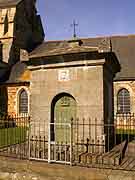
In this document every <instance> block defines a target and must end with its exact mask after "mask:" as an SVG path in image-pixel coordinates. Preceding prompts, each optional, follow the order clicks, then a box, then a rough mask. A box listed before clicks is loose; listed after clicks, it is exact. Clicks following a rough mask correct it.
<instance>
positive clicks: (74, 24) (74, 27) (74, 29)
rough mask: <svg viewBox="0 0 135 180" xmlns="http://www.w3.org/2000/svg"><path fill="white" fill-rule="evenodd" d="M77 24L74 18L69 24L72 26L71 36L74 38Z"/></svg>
mask: <svg viewBox="0 0 135 180" xmlns="http://www.w3.org/2000/svg"><path fill="white" fill-rule="evenodd" d="M77 26H78V24H76V22H75V20H73V24H71V27H73V38H76V37H77V35H76V27H77Z"/></svg>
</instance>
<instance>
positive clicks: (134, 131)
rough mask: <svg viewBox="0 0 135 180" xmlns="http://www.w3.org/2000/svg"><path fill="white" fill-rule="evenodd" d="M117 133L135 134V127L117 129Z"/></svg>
mask: <svg viewBox="0 0 135 180" xmlns="http://www.w3.org/2000/svg"><path fill="white" fill-rule="evenodd" d="M116 133H117V134H127V135H135V129H117V130H116Z"/></svg>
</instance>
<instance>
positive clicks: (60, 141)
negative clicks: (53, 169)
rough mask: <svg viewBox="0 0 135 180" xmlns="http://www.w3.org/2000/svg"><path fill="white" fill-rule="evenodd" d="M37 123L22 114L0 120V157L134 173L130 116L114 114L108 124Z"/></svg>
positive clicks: (133, 119) (134, 121)
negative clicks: (123, 170)
mask: <svg viewBox="0 0 135 180" xmlns="http://www.w3.org/2000/svg"><path fill="white" fill-rule="evenodd" d="M64 121H65V120H64ZM37 122H38V124H37V123H35V125H33V124H34V122H32V121H31V122H30V117H29V116H28V115H25V114H22V115H21V116H20V115H12V116H2V117H0V155H2V156H9V157H15V158H21V159H25V158H26V159H35V160H43V161H47V162H58V163H64V164H72V165H78V166H87V167H99V168H114V169H126V170H135V115H134V114H130V115H129V114H128V115H127V114H126V115H116V116H115V117H114V123H111V124H109V123H105V122H104V121H103V120H98V119H91V118H82V119H81V118H77V119H72V120H71V122H70V123H69V122H68V123H66V122H65V123H60V122H59V123H55V122H54V123H48V120H46V121H44V122H41V121H37Z"/></svg>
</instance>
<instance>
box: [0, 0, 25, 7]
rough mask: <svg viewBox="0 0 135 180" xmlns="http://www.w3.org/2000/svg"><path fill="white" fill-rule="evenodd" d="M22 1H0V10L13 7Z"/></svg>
mask: <svg viewBox="0 0 135 180" xmlns="http://www.w3.org/2000/svg"><path fill="white" fill-rule="evenodd" d="M21 1H22V0H0V8H4V7H10V6H15V5H17V4H18V3H19V2H21Z"/></svg>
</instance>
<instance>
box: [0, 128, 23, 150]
mask: <svg viewBox="0 0 135 180" xmlns="http://www.w3.org/2000/svg"><path fill="white" fill-rule="evenodd" d="M26 132H27V128H26V127H25V128H24V127H14V128H5V129H0V148H1V147H6V146H9V145H13V144H17V143H21V142H24V141H25V140H26Z"/></svg>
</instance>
